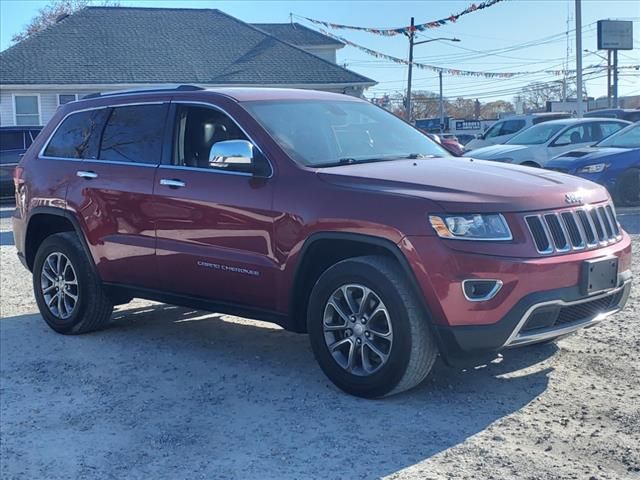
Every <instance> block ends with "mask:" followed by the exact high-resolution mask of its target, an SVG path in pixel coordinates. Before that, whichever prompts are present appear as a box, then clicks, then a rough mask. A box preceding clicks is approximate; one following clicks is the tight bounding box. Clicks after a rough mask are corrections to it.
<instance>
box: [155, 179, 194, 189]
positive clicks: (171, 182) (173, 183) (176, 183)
mask: <svg viewBox="0 0 640 480" xmlns="http://www.w3.org/2000/svg"><path fill="white" fill-rule="evenodd" d="M160 185H165V186H167V187H170V188H182V187H186V186H187V184H186V183H184V182H183V181H182V180H177V179H175V178H163V179H162V180H160Z"/></svg>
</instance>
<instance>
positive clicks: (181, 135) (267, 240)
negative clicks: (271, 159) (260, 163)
mask: <svg viewBox="0 0 640 480" xmlns="http://www.w3.org/2000/svg"><path fill="white" fill-rule="evenodd" d="M172 109H173V110H174V113H173V114H172V117H173V118H174V119H175V121H174V125H175V127H174V130H173V135H172V136H173V141H172V144H173V147H172V155H171V158H170V160H169V164H167V165H161V166H160V167H159V168H158V175H157V177H156V183H155V193H156V207H155V209H156V215H157V217H156V232H157V241H158V243H157V252H158V268H159V270H160V272H162V281H163V290H166V291H168V292H172V293H177V294H184V295H189V296H193V297H200V298H205V299H209V300H212V301H220V302H225V303H232V304H237V305H250V306H254V307H259V308H262V309H267V310H273V309H275V295H274V291H275V283H276V282H275V281H276V273H277V271H278V264H277V262H276V260H275V255H274V252H273V243H272V235H273V225H274V219H275V217H276V215H275V214H274V212H273V211H272V203H273V183H274V178H273V177H271V178H255V177H253V176H252V174H251V173H248V172H246V171H243V170H242V169H239V168H238V169H235V170H234V169H233V168H232V169H229V168H225V169H221V168H219V167H216V166H215V164H210V163H209V151H210V149H211V147H212V146H213V145H214V144H215V143H216V142H219V141H225V140H250V138H249V137H248V135H247V134H245V132H244V130H243V129H242V128H241V127H240V126H239V124H238V123H236V121H235V120H233V119H232V118H231V117H230V116H228V115H227V114H226V113H224V112H222V111H221V110H219V109H218V108H217V107H215V106H213V105H210V106H208V105H202V104H200V105H195V104H189V103H182V104H176V105H175V106H174V107H172ZM254 145H255V143H254ZM256 147H257V148H259V146H258V145H256ZM265 161H266V159H265Z"/></svg>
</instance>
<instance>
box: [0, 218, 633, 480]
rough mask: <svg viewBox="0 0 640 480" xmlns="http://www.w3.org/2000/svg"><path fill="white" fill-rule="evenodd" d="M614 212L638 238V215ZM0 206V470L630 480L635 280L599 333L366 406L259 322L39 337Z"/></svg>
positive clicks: (164, 322) (10, 473)
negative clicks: (619, 310) (622, 307)
mask: <svg viewBox="0 0 640 480" xmlns="http://www.w3.org/2000/svg"><path fill="white" fill-rule="evenodd" d="M621 215H623V216H622V217H621V218H622V219H623V221H624V222H625V223H626V224H627V225H628V228H629V230H630V231H633V232H635V233H640V216H638V215H635V216H634V215H633V214H632V213H625V212H621ZM9 216H10V212H9V210H7V209H6V208H4V209H0V217H2V218H1V219H0V240H1V242H0V243H1V244H2V246H1V247H0V274H1V283H0V288H1V290H0V294H1V302H0V317H1V320H0V375H1V376H0V414H1V417H0V477H2V478H3V479H7V480H9V479H18V478H20V479H22V478H28V479H39V478H47V479H66V478H91V479H101V478H114V479H115V478H117V479H121V478H134V479H136V478H140V479H149V478H153V479H163V478H167V479H180V478H185V479H186V478H189V479H198V478H206V479H211V478H241V479H271V478H274V479H276V478H277V479H288V478H329V479H331V478H336V479H342V478H377V477H388V478H394V479H397V478H403V479H404V478H409V479H442V478H446V479H506V478H520V479H556V478H563V479H565V478H567V479H588V480H592V479H612V480H613V479H616V480H617V479H627V478H640V448H639V445H640V407H639V405H640V386H639V384H638V379H639V378H640V356H639V352H640V315H638V312H639V311H640V285H639V283H638V281H636V283H635V286H634V288H633V290H632V294H631V299H630V301H629V305H628V306H627V309H626V310H625V311H624V312H623V313H621V314H618V315H617V316H615V317H613V318H612V319H610V320H608V321H607V322H605V323H603V324H601V325H600V326H598V327H596V328H593V329H591V330H586V331H581V332H579V333H578V334H576V335H574V336H571V337H569V338H565V339H563V340H560V341H559V342H557V344H556V345H553V344H551V345H544V346H537V347H529V348H524V349H520V350H514V351H509V352H507V353H505V354H504V357H503V358H502V361H500V362H496V363H492V364H490V365H489V366H486V367H484V368H478V369H472V370H468V371H459V370H454V369H450V368H447V367H445V366H443V365H439V364H437V365H436V367H435V369H434V372H433V374H432V375H431V376H430V377H429V380H428V381H427V382H426V383H425V384H424V385H423V386H421V387H419V388H417V389H415V390H412V391H410V392H408V393H405V394H402V395H399V396H396V397H392V398H389V399H385V400H378V401H371V400H369V401H368V400H362V399H357V398H354V397H350V396H348V395H345V394H343V393H341V392H340V391H338V390H336V389H335V388H334V387H333V386H332V384H330V383H329V381H328V380H326V379H325V377H324V376H323V375H322V373H321V371H320V369H319V368H318V367H317V366H316V364H315V362H314V360H313V357H312V354H311V350H310V348H309V345H308V342H307V338H306V336H304V335H297V334H292V333H288V332H285V331H283V330H281V329H279V328H277V327H273V326H271V325H268V324H265V323H262V322H256V321H251V320H245V319H240V318H237V317H230V316H221V315H216V314H207V313H203V312H198V311H192V310H188V309H184V308H175V307H170V306H166V305H161V304H154V303H151V302H142V301H135V302H133V303H131V304H129V305H126V306H124V307H121V308H119V309H118V311H117V312H116V314H115V315H114V318H115V322H114V325H113V326H112V327H111V328H109V329H107V330H105V331H102V332H98V333H93V334H89V335H84V336H77V337H65V336H61V335H57V334H55V333H53V332H52V331H51V330H49V329H48V327H47V326H46V325H45V323H44V322H43V320H42V319H41V317H40V316H39V315H38V313H37V308H36V305H35V302H34V299H33V296H32V293H31V286H30V277H29V275H28V273H27V271H26V270H24V269H23V268H22V266H21V265H20V264H19V262H18V260H17V258H16V256H15V248H14V246H13V239H12V235H11V232H10V228H11V227H10V222H9ZM634 247H635V251H636V252H638V251H639V250H640V235H635V236H634ZM639 259H640V256H638V255H636V257H635V262H634V265H633V267H634V272H635V275H636V276H638V275H640V261H638V260H639Z"/></svg>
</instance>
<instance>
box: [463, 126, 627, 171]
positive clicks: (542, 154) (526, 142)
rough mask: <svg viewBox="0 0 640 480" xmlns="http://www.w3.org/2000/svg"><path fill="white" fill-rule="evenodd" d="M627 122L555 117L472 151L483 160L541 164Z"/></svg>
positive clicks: (605, 134)
mask: <svg viewBox="0 0 640 480" xmlns="http://www.w3.org/2000/svg"><path fill="white" fill-rule="evenodd" d="M627 125H630V123H629V122H625V121H624V120H615V119H612V118H589V119H580V118H568V119H566V120H552V121H550V122H545V123H543V124H541V125H535V126H533V127H531V128H528V129H526V130H525V131H523V132H521V133H519V134H518V135H516V136H515V137H513V138H512V139H511V140H509V141H508V142H507V143H506V144H504V145H493V146H491V147H484V148H479V149H478V150H474V151H473V152H471V153H470V154H469V155H470V156H472V157H473V158H478V159H481V160H493V161H496V162H504V163H516V164H521V165H526V166H529V167H542V166H544V165H545V164H546V163H547V162H548V161H549V160H551V159H552V158H553V157H556V156H558V155H560V154H561V153H564V152H568V151H570V150H574V149H576V148H580V147H585V146H588V145H592V144H594V143H595V142H598V141H599V140H602V139H603V138H606V137H608V136H609V135H612V134H614V133H615V132H617V131H618V130H621V129H623V128H624V127H626V126H627Z"/></svg>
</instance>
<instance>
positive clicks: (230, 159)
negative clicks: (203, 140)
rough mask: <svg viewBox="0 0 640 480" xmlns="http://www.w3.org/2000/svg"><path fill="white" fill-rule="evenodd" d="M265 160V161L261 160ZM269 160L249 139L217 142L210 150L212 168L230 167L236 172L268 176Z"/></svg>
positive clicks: (229, 168)
mask: <svg viewBox="0 0 640 480" xmlns="http://www.w3.org/2000/svg"><path fill="white" fill-rule="evenodd" d="M259 160H263V161H259ZM266 165H267V162H266V160H264V159H263V158H262V156H261V155H260V154H259V151H257V150H255V147H254V146H253V144H252V143H251V142H248V141H247V140H225V141H222V142H216V143H214V144H213V145H212V146H211V150H210V151H209V166H210V167H211V168H220V169H228V170H231V171H234V172H246V173H251V174H253V175H255V176H259V177H268V176H269V168H268V167H267V166H266Z"/></svg>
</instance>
